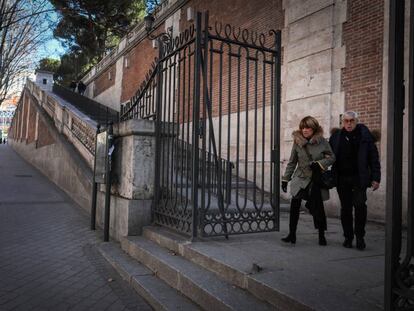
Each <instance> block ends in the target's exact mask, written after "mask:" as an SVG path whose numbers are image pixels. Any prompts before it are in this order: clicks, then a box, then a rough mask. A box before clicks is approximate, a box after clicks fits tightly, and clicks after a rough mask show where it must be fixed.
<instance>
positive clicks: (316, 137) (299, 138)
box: [292, 127, 324, 147]
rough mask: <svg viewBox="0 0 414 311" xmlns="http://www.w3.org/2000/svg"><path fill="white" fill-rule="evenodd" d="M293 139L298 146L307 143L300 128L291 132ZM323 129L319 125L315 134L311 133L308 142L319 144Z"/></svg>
mask: <svg viewBox="0 0 414 311" xmlns="http://www.w3.org/2000/svg"><path fill="white" fill-rule="evenodd" d="M292 137H293V141H294V142H295V144H297V145H298V146H300V147H303V146H305V145H306V144H307V143H308V140H307V139H306V138H305V137H303V135H302V132H301V130H296V131H294V132H293V133H292ZM323 139H324V138H323V129H322V127H319V129H318V130H317V131H316V133H315V134H313V136H312V138H311V139H310V140H309V143H310V144H312V145H315V144H319V143H321V141H322V140H323Z"/></svg>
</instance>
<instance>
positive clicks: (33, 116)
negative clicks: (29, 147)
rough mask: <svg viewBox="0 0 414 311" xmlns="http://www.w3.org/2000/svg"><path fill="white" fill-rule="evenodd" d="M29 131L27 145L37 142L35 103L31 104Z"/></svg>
mask: <svg viewBox="0 0 414 311" xmlns="http://www.w3.org/2000/svg"><path fill="white" fill-rule="evenodd" d="M28 117H29V131H28V135H27V143H28V144H30V143H32V142H34V141H35V134H36V107H35V106H34V105H33V103H30V113H29V116H28Z"/></svg>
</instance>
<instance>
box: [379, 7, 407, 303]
mask: <svg viewBox="0 0 414 311" xmlns="http://www.w3.org/2000/svg"><path fill="white" fill-rule="evenodd" d="M405 3H407V4H408V3H409V7H406V6H405ZM408 8H409V14H407V13H408V12H407V13H406V11H407V10H408ZM406 16H407V17H409V25H410V27H409V34H408V36H405V34H404V32H405V29H406V27H405V18H406ZM389 25H390V27H389V59H388V71H389V74H388V77H389V84H388V99H389V100H388V114H387V135H388V136H387V210H386V212H387V214H386V254H385V255H386V258H385V310H414V263H413V261H414V206H413V204H414V199H413V198H414V3H413V1H410V2H406V1H390V3H389ZM405 38H409V39H408V40H405ZM407 43H408V45H406V44H407ZM405 50H408V56H409V63H408V64H407V63H406V61H405V57H404V54H405V53H404V51H405ZM407 76H408V80H409V84H408V85H407V84H406V83H405V81H406V77H407ZM405 90H408V105H407V106H406V105H405V98H406V92H405ZM407 108H408V114H409V115H408V118H407V119H408V126H407V127H408V131H407V132H406V131H404V128H403V124H404V113H407ZM405 135H407V136H408V147H407V151H408V157H407V160H408V167H407V169H408V182H407V184H408V185H407V188H406V189H407V214H406V217H407V218H406V219H407V239H406V244H405V243H403V241H404V240H405V239H404V235H403V227H402V219H403V215H404V214H403V209H402V206H403V178H402V175H403V141H404V136H405Z"/></svg>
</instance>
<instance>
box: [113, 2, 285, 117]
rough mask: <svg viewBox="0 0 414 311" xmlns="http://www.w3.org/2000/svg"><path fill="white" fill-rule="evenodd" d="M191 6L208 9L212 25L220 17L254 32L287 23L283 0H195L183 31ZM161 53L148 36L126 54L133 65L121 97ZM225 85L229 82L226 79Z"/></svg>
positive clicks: (127, 95)
mask: <svg viewBox="0 0 414 311" xmlns="http://www.w3.org/2000/svg"><path fill="white" fill-rule="evenodd" d="M187 7H191V8H193V9H194V12H197V11H201V12H203V11H206V10H208V11H209V18H210V25H211V26H213V27H214V23H215V22H216V21H221V22H223V23H229V24H231V25H232V26H235V27H236V28H238V27H241V28H242V29H244V28H245V29H248V30H251V31H252V32H258V33H260V32H264V33H266V34H267V33H268V31H269V29H282V28H283V25H284V12H283V10H282V1H281V0H272V1H268V0H257V1H249V0H227V1H220V0H211V1H208V2H206V1H202V0H193V1H190V2H188V3H187V4H186V5H185V6H184V7H183V8H182V9H181V19H180V30H181V31H182V30H184V29H186V28H187V27H188V26H189V25H190V23H191V22H188V21H187V16H186V12H187ZM162 27H163V26H162ZM162 27H160V28H162ZM157 53H158V51H157V50H155V49H153V47H152V42H151V41H150V40H148V39H144V40H143V41H142V42H141V43H140V44H138V45H137V46H136V47H135V48H134V49H133V50H131V51H130V52H129V53H128V54H127V55H126V57H127V58H128V61H129V64H130V65H129V68H125V67H124V70H123V81H122V96H121V101H125V100H128V99H130V98H131V96H133V95H134V94H135V92H136V90H137V89H138V87H139V86H140V84H141V82H142V81H143V80H144V79H145V75H146V74H147V72H148V70H149V69H150V66H151V64H152V62H153V60H154V58H155V57H156V56H157ZM214 61H215V62H216V61H218V60H214ZM225 65H226V64H224V66H225ZM234 71H236V69H234ZM224 82H225V81H224ZM213 84H214V82H213ZM223 85H225V84H224V83H223ZM223 91H224V92H226V91H227V89H226V87H224V90H223ZM232 91H233V92H235V91H236V90H235V89H233V90H232ZM234 107H235V106H234ZM243 110H244V109H243ZM232 111H233V108H232ZM216 113H217V112H216Z"/></svg>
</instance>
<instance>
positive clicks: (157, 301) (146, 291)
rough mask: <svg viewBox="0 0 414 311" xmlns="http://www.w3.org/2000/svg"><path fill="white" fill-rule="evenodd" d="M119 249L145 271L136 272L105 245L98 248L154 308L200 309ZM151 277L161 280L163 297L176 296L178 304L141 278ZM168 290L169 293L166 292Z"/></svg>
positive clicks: (120, 254)
mask: <svg viewBox="0 0 414 311" xmlns="http://www.w3.org/2000/svg"><path fill="white" fill-rule="evenodd" d="M117 248H118V249H119V256H123V257H124V258H123V261H124V260H130V261H132V262H133V263H134V264H135V265H139V266H142V268H143V269H144V271H145V270H146V272H144V273H139V274H136V273H134V272H133V271H131V269H129V268H128V267H126V266H125V265H123V264H122V262H121V261H120V260H117V258H114V257H115V256H113V255H111V254H110V252H108V251H107V250H106V249H105V248H104V247H102V245H101V246H99V247H98V250H99V252H100V253H101V255H102V256H103V257H104V258H105V259H106V261H108V262H109V264H111V266H112V267H113V268H114V269H115V270H116V271H117V272H118V274H119V275H120V276H121V277H122V278H123V279H124V280H125V281H127V282H128V284H129V285H130V286H131V287H132V288H133V289H134V290H135V291H136V292H137V293H138V294H139V295H140V296H141V297H142V298H143V299H144V300H145V301H146V302H148V304H149V305H150V306H151V307H152V308H153V309H154V310H157V311H158V310H159V311H167V310H200V307H198V306H197V305H195V304H194V303H193V302H191V301H190V300H189V299H187V298H186V297H184V296H183V295H182V294H181V293H180V292H178V291H177V290H176V289H174V288H172V287H170V286H169V285H168V284H167V283H165V282H163V281H162V280H160V279H159V278H157V277H156V276H155V275H154V273H153V272H152V271H151V270H149V269H148V268H146V267H144V266H143V265H141V264H140V263H139V262H137V261H136V260H134V259H133V258H132V257H130V256H129V255H128V254H126V253H125V252H123V251H122V249H121V248H120V246H119V247H117ZM143 277H145V278H151V279H152V282H154V281H155V282H159V283H160V285H161V287H162V288H163V295H162V296H163V297H164V296H165V295H166V294H168V295H170V296H174V297H175V299H174V301H175V302H178V304H177V305H172V304H171V299H170V300H169V301H164V300H163V299H162V298H160V296H159V295H156V294H154V292H153V290H151V288H148V286H146V284H145V282H142V281H141V280H140V278H143ZM166 292H168V293H166Z"/></svg>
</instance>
